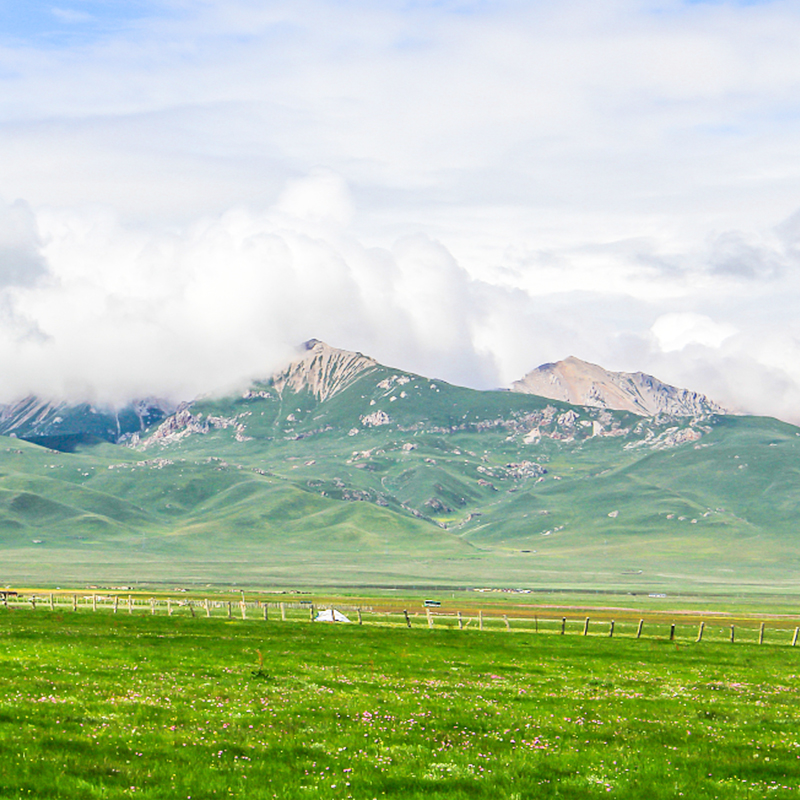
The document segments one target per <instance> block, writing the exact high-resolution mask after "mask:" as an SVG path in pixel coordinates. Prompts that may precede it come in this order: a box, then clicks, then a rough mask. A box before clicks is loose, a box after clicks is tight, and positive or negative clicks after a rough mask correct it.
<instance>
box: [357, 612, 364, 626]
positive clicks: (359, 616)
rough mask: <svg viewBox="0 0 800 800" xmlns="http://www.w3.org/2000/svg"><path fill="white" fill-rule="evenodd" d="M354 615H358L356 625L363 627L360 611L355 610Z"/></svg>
mask: <svg viewBox="0 0 800 800" xmlns="http://www.w3.org/2000/svg"><path fill="white" fill-rule="evenodd" d="M356 614H358V624H359V625H363V620H362V619H361V609H360V608H357V609H356Z"/></svg>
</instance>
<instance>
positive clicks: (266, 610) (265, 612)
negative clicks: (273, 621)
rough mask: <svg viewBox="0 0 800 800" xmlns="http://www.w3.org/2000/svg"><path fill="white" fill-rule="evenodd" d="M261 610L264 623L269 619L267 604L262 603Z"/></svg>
mask: <svg viewBox="0 0 800 800" xmlns="http://www.w3.org/2000/svg"><path fill="white" fill-rule="evenodd" d="M262 608H263V609H264V622H266V621H267V620H268V619H269V603H263V604H262Z"/></svg>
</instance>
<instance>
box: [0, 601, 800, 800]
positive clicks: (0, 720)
mask: <svg viewBox="0 0 800 800" xmlns="http://www.w3.org/2000/svg"><path fill="white" fill-rule="evenodd" d="M293 614H294V616H293V619H295V620H296V621H290V622H281V621H279V618H277V619H276V618H275V615H274V614H273V615H272V616H271V618H270V621H269V622H263V621H261V620H258V621H257V620H254V619H248V621H244V622H243V621H241V620H235V621H228V620H227V618H226V617H225V616H224V615H215V616H213V617H212V618H210V619H208V618H205V617H204V616H201V615H198V616H197V617H196V618H192V617H191V616H189V614H188V613H187V610H186V608H182V609H181V610H180V613H177V612H176V613H175V614H174V615H173V616H166V614H165V613H164V612H163V609H161V613H160V615H157V616H151V615H150V614H148V613H146V612H144V613H140V612H137V613H134V614H133V615H128V614H125V613H119V614H111V613H97V614H92V613H90V612H86V611H82V610H81V611H78V612H77V613H75V612H72V611H71V610H68V609H63V608H60V607H58V606H57V607H56V610H55V611H49V610H46V609H42V608H41V606H39V607H37V610H36V611H32V610H30V608H29V607H27V608H25V607H19V608H16V609H14V608H12V609H10V610H4V609H2V608H0V796H2V797H4V798H17V797H26V798H29V797H41V798H62V797H63V798H67V797H69V798H114V797H141V798H159V799H160V798H195V799H197V798H220V797H243V798H245V797H246V798H303V797H309V798H312V797H313V798H358V799H359V800H360V799H361V798H377V797H397V798H415V797H420V798H421V797H425V798H518V799H519V800H523V798H542V797H545V798H546V797H562V798H586V797H624V798H647V799H648V800H652V799H653V798H675V797H680V796H684V797H687V798H689V797H691V798H756V797H767V796H769V797H775V798H783V797H795V796H796V795H797V792H798V789H799V788H800V741H799V739H800V736H799V735H798V724H797V722H796V720H797V717H798V711H799V710H800V709H799V708H798V699H799V698H800V669H798V665H797V662H798V659H800V650H798V649H797V648H792V647H790V646H788V643H789V640H790V635H789V634H790V631H789V630H788V629H787V630H784V629H778V630H777V631H776V632H775V633H774V634H773V633H772V629H770V630H771V637H769V638H768V639H767V642H768V643H767V644H764V645H761V646H758V645H757V644H754V643H749V642H755V639H754V638H753V636H749V638H748V643H742V642H739V643H737V644H736V645H731V644H730V643H729V642H726V641H725V640H724V630H723V628H724V626H721V628H720V630H721V631H722V632H721V633H720V634H719V635H717V634H714V633H713V631H710V634H709V637H708V638H707V639H704V641H703V642H702V643H700V644H695V643H694V635H695V633H696V626H695V625H694V620H692V621H691V624H690V621H689V620H687V621H686V622H685V623H684V624H682V625H680V626H679V627H678V629H677V633H676V639H675V640H674V641H670V640H669V637H668V632H669V626H668V625H662V626H661V627H659V624H660V623H659V624H657V623H658V620H657V619H656V618H654V619H653V620H652V621H651V622H648V626H650V625H651V623H652V627H648V634H647V635H646V636H644V637H643V638H641V639H638V640H637V639H636V638H635V625H634V623H633V620H627V621H626V620H623V619H621V620H620V623H619V627H618V630H617V632H616V633H615V636H614V638H609V637H608V628H607V626H603V627H601V626H600V625H599V624H598V627H597V629H596V630H595V631H594V632H593V633H590V635H589V636H588V637H584V636H582V635H565V636H561V635H558V633H557V630H558V625H557V623H556V621H555V617H556V616H557V615H556V614H553V619H551V620H547V621H545V620H543V621H542V626H541V628H540V631H539V633H538V634H536V633H534V632H533V631H532V630H530V629H524V630H522V629H521V630H515V629H513V628H512V631H511V632H510V633H509V632H508V631H507V630H505V626H504V625H503V623H502V621H501V620H499V619H498V618H497V617H495V618H494V619H493V620H492V624H491V625H487V628H488V629H487V630H483V631H479V630H476V629H475V628H474V627H473V626H470V627H468V628H467V629H466V630H458V629H457V628H456V627H454V625H453V624H449V627H444V621H443V620H438V622H437V627H435V628H434V629H433V630H429V629H427V626H426V624H425V617H424V615H423V616H422V618H421V619H420V618H416V617H415V618H413V627H412V628H411V629H410V630H409V629H407V628H405V627H403V626H399V625H398V624H397V622H396V620H395V621H394V623H393V624H389V617H388V616H386V617H384V618H381V617H375V619H376V620H378V622H374V623H373V624H365V625H363V626H358V625H324V624H313V625H312V624H309V623H308V622H305V623H303V622H301V621H300V620H301V619H302V615H301V613H300V611H298V610H293ZM305 618H306V619H308V616H307V614H306V617H305ZM437 619H438V618H437ZM439 623H441V624H439ZM771 624H773V623H771ZM774 624H777V623H774ZM570 625H571V627H570V629H569V632H570V633H576V632H577V630H578V628H577V627H576V626H577V625H578V622H577V616H576V618H575V620H571V622H570ZM711 628H713V626H711ZM751 628H752V626H751ZM750 633H751V634H752V633H753V630H752V629H751V630H750ZM778 634H780V635H778ZM770 641H775V642H778V641H780V643H781V645H780V646H777V645H776V644H769V642H770Z"/></svg>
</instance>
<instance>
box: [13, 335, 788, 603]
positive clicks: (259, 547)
mask: <svg viewBox="0 0 800 800" xmlns="http://www.w3.org/2000/svg"><path fill="white" fill-rule="evenodd" d="M513 388H514V391H476V390H472V389H466V388H463V387H459V386H453V385H450V384H448V383H446V382H443V381H440V380H436V379H429V378H425V377H422V376H420V375H416V374H413V373H410V372H406V371H403V370H398V369H393V368H390V367H386V366H384V365H382V364H380V363H378V362H377V361H375V360H374V359H372V358H369V357H368V356H364V355H362V354H360V353H353V352H349V351H343V350H338V349H336V348H332V347H329V346H328V345H326V344H324V343H323V342H319V341H316V340H312V341H310V342H308V343H307V344H306V345H305V347H304V349H303V350H302V352H301V353H300V354H299V355H298V357H297V358H296V359H295V360H294V361H293V362H292V363H290V364H289V365H287V366H286V367H285V368H284V369H282V370H280V371H278V372H277V373H275V374H274V375H271V376H269V377H266V378H264V379H263V380H259V381H255V382H253V384H252V385H251V386H250V387H249V388H248V389H246V390H245V391H243V392H239V393H237V394H236V395H229V396H225V397H220V398H211V397H207V398H201V399H198V400H195V401H192V402H190V403H185V404H182V405H180V406H179V407H169V406H168V405H167V404H164V403H161V402H159V401H152V400H151V401H142V402H141V403H138V404H134V405H133V406H131V408H130V410H127V411H125V413H120V412H113V413H112V412H109V411H108V410H102V409H93V408H92V407H91V406H75V407H67V406H61V405H59V406H52V405H49V404H37V403H38V401H35V400H34V399H29V400H28V401H26V403H22V404H19V405H17V406H14V407H7V408H6V409H3V412H2V414H0V423H1V424H2V425H3V426H4V427H3V428H2V430H3V432H8V433H16V435H17V439H16V440H14V439H11V438H6V439H5V442H6V447H5V448H3V447H1V446H0V473H2V474H1V475H0V570H2V572H3V573H4V574H5V576H6V578H5V580H6V582H9V581H13V582H20V581H29V582H34V581H36V582H40V583H41V582H43V581H47V582H52V583H59V584H61V583H73V584H74V583H79V582H82V581H83V582H91V583H97V582H100V581H103V582H106V583H117V584H125V585H134V584H137V583H154V582H155V583H158V582H160V583H165V582H166V583H174V584H178V583H180V584H183V585H187V584H198V583H231V582H237V583H238V584H240V585H259V586H263V585H265V584H278V585H287V584H293V585H300V584H305V585H309V584H313V585H317V586H319V585H338V586H342V585H360V586H363V585H375V586H399V585H403V586H408V585H419V586H423V585H424V586H431V585H438V586H445V585H461V586H481V585H487V586H505V587H516V588H518V589H524V588H531V587H533V588H537V587H538V588H541V587H562V588H564V587H590V588H615V589H619V588H626V589H628V590H631V591H642V592H651V591H655V590H658V591H664V590H670V591H672V590H692V591H696V590H699V589H705V590H715V591H716V590H725V591H731V590H736V591H756V590H758V591H773V592H775V591H780V592H795V591H796V590H797V587H798V581H797V577H796V575H797V567H798V561H799V560H800V556H799V555H798V547H797V544H798V534H797V531H796V520H797V512H798V509H799V508H800V488H799V487H798V481H797V477H798V473H799V472H800V449H798V448H799V447H800V442H799V441H798V438H799V437H800V430H798V429H797V428H795V427H793V426H791V425H788V424H786V423H782V422H779V421H778V420H774V419H767V418H759V417H744V416H732V415H728V414H724V413H722V409H721V408H720V407H719V406H717V405H716V404H714V403H713V402H712V401H710V400H708V398H704V397H702V396H701V395H697V394H694V393H691V392H686V391H684V390H680V389H676V388H675V387H670V386H668V385H666V384H663V383H661V382H659V381H657V380H656V379H655V378H648V376H644V375H641V374H640V373H632V374H625V373H609V372H606V371H605V370H602V369H601V368H600V367H596V366H595V365H588V364H585V363H584V362H580V361H579V360H578V359H567V360H566V361H564V362H560V363H559V364H556V365H545V366H544V367H541V368H540V369H539V370H537V371H534V373H531V374H529V375H528V376H526V378H525V379H523V381H520V382H518V384H517V385H515V386H514V387H513ZM546 389H547V390H548V391H549V394H550V396H549V397H547V396H543V395H544V392H545V390H546ZM532 391H533V392H536V393H530V392H532ZM565 393H568V394H567V396H566V397H565V396H564V394H565ZM570 401H572V402H570ZM576 401H580V402H579V403H578V402H576ZM617 406H622V407H621V408H618V407H617ZM109 415H110V416H109ZM47 437H50V439H49V440H48V439H47ZM58 437H62V438H58ZM69 437H72V438H69ZM24 439H29V440H30V441H24ZM65 444H66V445H68V446H61V445H65ZM67 451H71V452H67Z"/></svg>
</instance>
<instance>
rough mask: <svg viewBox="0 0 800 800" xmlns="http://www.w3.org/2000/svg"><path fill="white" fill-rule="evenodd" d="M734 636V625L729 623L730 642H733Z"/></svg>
mask: <svg viewBox="0 0 800 800" xmlns="http://www.w3.org/2000/svg"><path fill="white" fill-rule="evenodd" d="M735 638H736V636H735V633H734V626H733V625H731V644H733V642H734V640H735Z"/></svg>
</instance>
